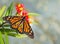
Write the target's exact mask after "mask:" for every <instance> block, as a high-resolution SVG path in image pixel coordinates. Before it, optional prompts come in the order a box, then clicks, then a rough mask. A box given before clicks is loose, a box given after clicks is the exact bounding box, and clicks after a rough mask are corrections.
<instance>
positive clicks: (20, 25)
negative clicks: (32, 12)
mask: <svg viewBox="0 0 60 44" xmlns="http://www.w3.org/2000/svg"><path fill="white" fill-rule="evenodd" d="M3 19H4V20H5V21H6V22H8V23H9V24H10V26H11V28H13V29H16V30H18V32H19V33H21V34H26V35H28V36H29V37H30V38H34V33H33V31H32V28H31V26H30V25H29V22H28V21H26V19H25V17H23V16H6V17H3Z"/></svg>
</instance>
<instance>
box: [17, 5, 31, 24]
mask: <svg viewBox="0 0 60 44" xmlns="http://www.w3.org/2000/svg"><path fill="white" fill-rule="evenodd" d="M16 11H17V13H18V14H17V16H21V15H22V16H25V19H26V21H28V22H29V23H31V17H29V16H28V11H27V10H25V8H24V4H17V5H16ZM29 20H30V21H29Z"/></svg>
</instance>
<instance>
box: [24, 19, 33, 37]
mask: <svg viewBox="0 0 60 44" xmlns="http://www.w3.org/2000/svg"><path fill="white" fill-rule="evenodd" d="M23 22H24V24H23V27H24V30H23V31H24V33H25V34H27V35H28V36H29V37H30V38H34V33H33V31H32V28H31V26H30V25H29V23H28V21H26V20H24V21H23Z"/></svg>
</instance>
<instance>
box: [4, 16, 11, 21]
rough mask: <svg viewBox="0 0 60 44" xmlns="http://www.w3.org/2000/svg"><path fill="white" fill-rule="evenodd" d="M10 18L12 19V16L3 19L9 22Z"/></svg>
mask: <svg viewBox="0 0 60 44" xmlns="http://www.w3.org/2000/svg"><path fill="white" fill-rule="evenodd" d="M10 18H11V17H10V16H6V17H3V20H6V21H8V20H9V19H10Z"/></svg>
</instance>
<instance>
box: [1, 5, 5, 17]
mask: <svg viewBox="0 0 60 44" xmlns="http://www.w3.org/2000/svg"><path fill="white" fill-rule="evenodd" d="M5 9H6V6H3V7H2V8H0V17H2V15H3V13H4V11H5Z"/></svg>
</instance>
